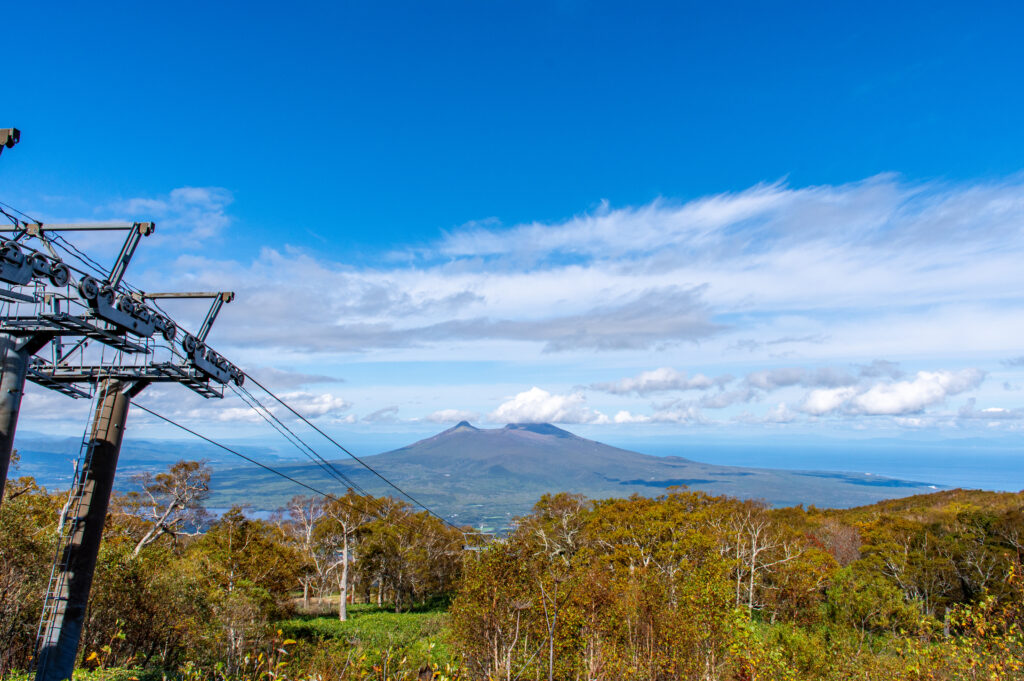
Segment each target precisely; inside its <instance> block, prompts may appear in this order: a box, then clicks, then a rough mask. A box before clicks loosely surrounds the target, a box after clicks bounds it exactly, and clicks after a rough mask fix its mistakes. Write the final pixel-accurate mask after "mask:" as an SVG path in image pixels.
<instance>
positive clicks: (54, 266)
mask: <svg viewBox="0 0 1024 681" xmlns="http://www.w3.org/2000/svg"><path fill="white" fill-rule="evenodd" d="M69 281H71V270H70V269H68V266H67V265H65V264H64V263H62V262H55V263H51V265H50V283H51V284H53V285H54V286H56V287H58V288H63V287H65V286H67V285H68V282H69Z"/></svg>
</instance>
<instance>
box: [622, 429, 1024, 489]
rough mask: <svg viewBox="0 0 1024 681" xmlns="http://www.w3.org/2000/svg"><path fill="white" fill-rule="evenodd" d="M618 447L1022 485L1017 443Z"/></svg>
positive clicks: (729, 462)
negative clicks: (1007, 444)
mask: <svg viewBox="0 0 1024 681" xmlns="http://www.w3.org/2000/svg"><path fill="white" fill-rule="evenodd" d="M616 445H617V446H620V447H624V448H627V449H632V450H634V451H638V452H643V453H645V454H654V455H657V456H667V455H677V456H682V457H685V458H687V459H693V460H695V461H702V462H706V463H714V464H721V465H725V466H751V467H756V468H786V469H790V470H823V471H851V472H856V473H870V474H872V475H879V476H884V477H887V478H899V479H901V480H914V481H917V482H927V483H931V484H935V485H944V486H947V487H963V488H966V489H987V490H995V491H1004V492H1018V491H1021V490H1024V443H1022V446H1020V447H1015V446H1005V445H1002V446H1000V445H991V444H978V443H974V442H972V441H962V442H956V441H953V442H891V441H871V440H868V441H862V442H850V443H843V444H840V443H825V444H818V443H816V444H805V443H789V444H755V443H709V442H701V443H687V444H685V445H684V446H679V445H669V444H661V443H657V444H655V443H637V442H632V443H629V444H628V445H627V444H625V443H623V444H618V443H616Z"/></svg>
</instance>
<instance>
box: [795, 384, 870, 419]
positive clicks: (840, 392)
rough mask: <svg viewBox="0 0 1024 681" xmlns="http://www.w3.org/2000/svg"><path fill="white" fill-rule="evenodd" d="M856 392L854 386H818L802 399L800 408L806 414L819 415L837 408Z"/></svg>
mask: <svg viewBox="0 0 1024 681" xmlns="http://www.w3.org/2000/svg"><path fill="white" fill-rule="evenodd" d="M856 394H857V389H856V388H820V389H818V390H812V391H811V392H810V393H809V394H808V395H807V397H806V398H805V399H804V403H803V404H802V405H801V406H800V410H801V411H803V412H806V413H808V414H813V415H815V416H820V415H822V414H827V413H829V412H832V411H835V410H836V409H839V407H841V406H843V405H844V404H845V403H846V401H847V400H849V399H850V398H851V397H853V396H854V395H856Z"/></svg>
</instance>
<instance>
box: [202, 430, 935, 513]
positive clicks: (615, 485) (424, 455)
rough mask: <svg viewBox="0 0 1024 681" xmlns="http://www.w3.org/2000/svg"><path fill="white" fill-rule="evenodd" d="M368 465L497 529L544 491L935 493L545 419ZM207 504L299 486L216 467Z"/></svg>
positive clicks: (831, 496)
mask: <svg viewBox="0 0 1024 681" xmlns="http://www.w3.org/2000/svg"><path fill="white" fill-rule="evenodd" d="M364 461H366V463H367V464H368V465H369V466H372V467H373V468H374V469H375V470H377V471H378V472H380V473H381V475H383V476H384V477H386V478H388V479H389V480H391V481H392V482H393V483H395V484H396V485H397V486H398V487H401V488H402V489H404V490H405V491H407V492H409V493H410V494H411V495H412V496H414V497H416V498H417V499H418V500H419V501H421V502H423V503H425V504H427V505H428V506H430V507H431V508H432V509H434V510H435V511H437V512H438V513H440V514H442V515H445V516H446V517H449V518H451V519H452V520H453V521H454V522H456V523H459V524H462V523H468V524H474V525H477V524H481V523H483V524H484V525H486V526H490V527H495V528H501V527H505V526H507V525H508V523H509V521H510V520H511V519H512V518H513V517H515V516H517V515H523V514H525V513H527V512H529V510H530V508H531V507H532V506H533V504H534V503H535V502H536V501H537V499H538V498H539V497H540V496H541V495H542V494H544V493H547V492H551V493H555V492H576V493H580V494H585V495H586V496H588V497H591V498H606V497H625V496H629V495H631V494H641V495H645V496H655V495H659V494H664V493H665V492H666V491H667V490H668V489H669V488H671V487H675V486H686V487H688V488H690V489H694V490H701V491H704V492H707V493H709V494H715V495H719V494H725V495H729V496H734V497H739V498H753V499H764V500H765V501H767V502H768V503H769V504H771V505H773V506H791V505H796V504H806V505H812V504H813V505H815V506H819V507H833V508H844V507H850V506H859V505H862V504H869V503H873V502H876V501H879V500H881V499H889V498H894V497H902V496H908V495H911V494H921V493H927V492H934V491H935V490H936V489H938V488H939V486H936V485H929V484H926V483H922V482H912V481H906V480H896V479H892V478H882V477H879V476H873V475H870V474H864V473H846V472H826V471H791V470H775V469H766V468H738V467H732V466H718V465H714V464H707V463H700V462H698V461H692V460H690V459H685V458H682V457H678V456H664V457H662V456H650V455H647V454H640V453H638V452H632V451H629V450H625V449H619V448H617V447H611V446H609V445H605V444H601V443H600V442H595V441H593V440H587V439H585V438H581V437H578V436H576V435H573V434H572V433H570V432H568V431H566V430H563V429H561V428H558V427H556V426H553V425H551V424H547V423H541V424H522V423H521V424H509V425H507V426H505V427H504V428H494V429H481V428H476V427H474V426H472V425H470V424H469V423H467V422H465V421H463V422H462V423H459V424H458V425H456V426H454V427H452V428H449V429H448V430H445V431H444V432H442V433H439V434H437V435H435V436H433V437H430V438H427V439H425V440H420V441H419V442H416V443H414V444H411V445H409V446H407V447H402V448H400V449H396V450H394V451H390V452H386V453H384V454H377V455H375V456H370V457H365V458H364ZM334 463H335V465H336V466H337V467H338V468H339V469H340V470H341V471H342V472H343V473H344V474H345V475H347V476H349V477H350V478H352V479H353V480H354V481H355V482H356V483H357V484H358V485H359V486H360V487H362V488H364V489H366V490H367V491H369V492H370V493H373V494H378V495H380V494H392V495H393V496H395V495H396V493H395V492H394V490H393V489H390V488H388V487H387V486H386V485H385V484H384V483H383V482H382V481H381V480H380V479H379V478H377V477H376V476H375V475H374V474H373V473H372V472H370V471H368V470H367V469H366V468H363V467H361V466H360V465H359V464H358V463H356V462H354V461H351V460H346V461H337V462H334ZM277 467H278V469H279V470H282V471H283V472H285V473H287V474H288V475H291V476H292V477H295V478H297V479H300V480H302V481H304V482H307V483H308V484H311V485H313V486H314V487H317V488H318V489H321V490H323V491H326V492H330V493H339V492H343V491H344V487H345V486H344V485H343V484H340V483H338V482H337V481H335V480H333V479H331V478H330V477H329V476H328V475H327V473H326V472H324V471H323V470H322V469H321V468H319V467H317V466H315V465H314V464H312V463H303V464H285V465H278V466H277ZM211 486H212V487H213V489H214V492H215V494H214V498H213V499H212V500H211V502H212V504H213V505H215V506H227V505H230V504H233V503H249V504H252V505H253V506H254V507H255V508H257V509H272V508H277V507H279V506H281V505H283V504H284V502H285V501H287V499H288V498H290V497H291V496H292V495H294V494H297V493H301V492H303V490H301V489H299V488H296V486H295V485H294V484H293V483H290V482H288V481H286V480H282V479H281V478H277V477H275V476H273V475H272V474H270V473H268V472H266V471H263V470H260V469H258V468H255V467H237V468H230V469H225V470H218V471H216V472H215V474H214V479H213V481H212V485H211Z"/></svg>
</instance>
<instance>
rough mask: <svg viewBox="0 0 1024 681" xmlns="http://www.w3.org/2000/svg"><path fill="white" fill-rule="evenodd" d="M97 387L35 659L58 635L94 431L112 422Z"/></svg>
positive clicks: (85, 507)
mask: <svg viewBox="0 0 1024 681" xmlns="http://www.w3.org/2000/svg"><path fill="white" fill-rule="evenodd" d="M101 392H102V391H101V390H99V389H97V390H96V391H95V395H94V396H93V404H92V411H91V412H90V416H89V419H88V422H87V423H86V426H85V433H84V434H83V436H82V443H81V445H80V447H79V451H78V460H77V461H76V462H75V476H74V481H73V484H72V487H71V491H70V492H69V494H68V500H67V503H66V504H65V505H64V508H63V510H62V512H61V517H60V523H59V524H58V526H57V535H58V540H57V548H56V552H55V554H54V557H53V567H52V568H51V569H50V582H49V585H48V586H47V589H46V596H45V597H44V599H43V612H42V615H41V616H40V618H39V628H38V630H37V631H36V659H37V660H38V659H39V652H40V651H41V650H43V648H44V647H45V646H46V645H48V644H55V643H56V642H57V640H56V637H57V636H59V634H60V627H58V626H54V625H55V623H56V622H57V620H58V619H59V617H60V616H62V615H63V613H64V608H65V605H66V604H67V600H68V591H67V578H68V568H69V558H70V555H71V552H70V551H69V548H70V546H71V544H72V542H73V541H74V540H75V535H76V533H77V531H78V529H79V526H80V525H81V523H82V522H83V521H84V518H85V515H86V514H87V513H88V511H89V507H88V503H85V504H83V500H86V497H88V496H89V492H90V491H91V486H90V485H89V482H90V481H89V480H88V479H87V476H88V474H89V470H90V464H91V462H92V455H93V451H94V449H95V438H94V437H93V434H94V433H101V432H104V431H105V430H106V428H107V426H108V425H109V423H110V413H109V410H105V409H101V408H100V405H101V404H102V399H101V396H100V393H101Z"/></svg>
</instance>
